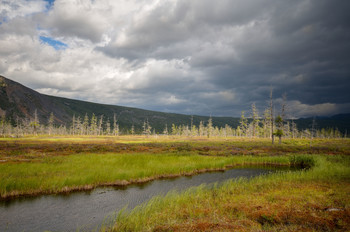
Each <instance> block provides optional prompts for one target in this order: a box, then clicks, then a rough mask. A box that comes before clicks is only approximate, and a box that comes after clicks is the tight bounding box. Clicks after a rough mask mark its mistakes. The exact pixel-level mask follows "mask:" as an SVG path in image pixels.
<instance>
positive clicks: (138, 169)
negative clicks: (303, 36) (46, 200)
mask: <svg viewBox="0 0 350 232" xmlns="http://www.w3.org/2000/svg"><path fill="white" fill-rule="evenodd" d="M247 164H265V165H289V166H291V165H295V166H303V167H310V166H312V168H311V169H310V170H308V171H296V172H288V173H277V174H273V175H270V176H264V177H257V178H254V179H251V180H246V179H240V180H238V181H234V182H227V183H226V184H224V185H220V186H216V187H215V188H214V189H210V190H209V189H206V188H204V187H202V188H196V189H191V190H189V191H187V192H185V193H181V194H178V193H171V194H169V195H168V196H167V197H165V198H154V199H153V200H151V201H150V202H149V203H148V204H145V205H142V206H140V207H138V208H136V209H135V210H133V211H132V212H124V213H123V214H121V215H119V218H118V219H117V221H116V223H115V226H114V227H113V228H106V230H112V231H232V230H234V231H336V230H339V231H346V230H347V229H348V228H350V216H349V215H350V200H349V197H348V196H349V195H350V140H349V139H332V140H327V139H315V140H313V142H312V146H310V142H309V140H306V139H295V140H288V139H286V140H284V141H283V144H282V145H281V146H280V145H275V146H272V145H271V144H270V141H269V140H267V139H250V138H211V139H207V138H184V137H142V136H120V137H87V136H82V137H63V136H62V137H44V136H43V137H26V138H0V200H3V199H6V198H11V197H17V196H20V195H38V194H50V193H65V192H70V191H75V190H89V189H92V188H94V187H96V186H103V185H127V184H131V183H139V182H146V181H150V180H153V179H157V178H171V177H176V176H181V175H193V174H197V173H199V172H204V171H208V170H222V169H225V168H230V167H233V166H235V165H247Z"/></svg>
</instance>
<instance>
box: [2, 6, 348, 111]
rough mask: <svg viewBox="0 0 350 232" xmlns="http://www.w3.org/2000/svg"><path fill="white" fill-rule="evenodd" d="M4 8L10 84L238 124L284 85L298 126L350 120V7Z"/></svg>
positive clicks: (5, 68) (4, 49)
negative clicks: (302, 120) (333, 118)
mask: <svg viewBox="0 0 350 232" xmlns="http://www.w3.org/2000/svg"><path fill="white" fill-rule="evenodd" d="M0 1H1V2H0V3H1V4H0V7H1V8H0V21H1V24H0V74H1V75H4V76H6V77H9V78H11V79H14V80H16V81H19V82H21V83H23V84H25V85H27V86H29V87H32V88H35V89H37V90H39V91H42V92H43V93H46V94H54V95H59V96H63V97H71V98H78V99H82V100H84V99H85V100H89V101H94V102H100V103H109V104H121V105H128V106H134V107H141V108H146V109H153V110H166V111H174V112H180V113H181V112H182V113H184V112H185V113H190V114H193V113H197V114H209V113H212V114H213V115H233V116H239V112H240V111H242V110H248V109H249V106H250V104H251V103H252V102H256V104H257V107H259V108H263V107H265V105H266V100H267V99H268V92H269V89H270V86H274V91H275V92H274V93H275V96H277V97H279V96H280V95H281V93H283V92H287V94H288V97H289V99H290V104H291V110H292V111H293V112H294V114H295V116H304V115H313V114H317V115H326V114H332V112H333V113H337V112H341V111H344V112H346V111H349V110H350V107H349V105H348V102H349V99H350V94H349V91H348V87H347V86H349V80H348V77H349V69H348V67H349V66H350V64H349V60H350V58H349V54H348V53H345V52H343V51H346V50H347V48H348V47H349V46H350V45H349V40H348V38H347V34H348V31H349V28H350V25H349V23H347V22H348V21H349V20H345V19H347V18H348V16H347V15H348V13H347V12H346V11H345V10H344V9H346V8H347V7H346V6H347V4H349V3H346V1H344V2H341V3H339V2H338V3H337V4H334V3H333V2H332V1H327V0H319V1H317V3H316V1H315V0H311V1H307V0H298V1H293V2H281V1H277V0H253V1H244V0H234V1H232V0H222V1H218V2H215V3H214V2H213V1H209V0H193V1H186V0H162V1H159V0H118V1H116V0H100V1H91V0H56V1H55V2H54V4H53V5H52V7H50V8H49V9H47V8H46V7H47V5H46V3H45V2H44V1H39V0H38V1H34V0H32V1H25V0H17V1H7V0H0ZM287 9H288V10H287ZM328 9H332V12H334V13H332V17H331V16H329V14H328V13H327V12H328ZM40 36H46V37H50V38H52V39H55V40H58V41H61V42H62V43H64V44H67V45H68V46H67V48H66V49H65V50H55V49H54V48H53V47H51V46H49V45H48V44H44V43H42V42H40V39H39V37H40Z"/></svg>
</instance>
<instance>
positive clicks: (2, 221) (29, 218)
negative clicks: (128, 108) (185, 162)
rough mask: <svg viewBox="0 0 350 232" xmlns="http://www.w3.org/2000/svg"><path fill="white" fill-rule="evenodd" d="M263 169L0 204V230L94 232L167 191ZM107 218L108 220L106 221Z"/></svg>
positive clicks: (248, 169)
mask: <svg viewBox="0 0 350 232" xmlns="http://www.w3.org/2000/svg"><path fill="white" fill-rule="evenodd" d="M272 171H273V170H272V169H265V168H258V169H257V168H239V169H231V170H227V171H225V172H210V173H203V174H199V175H196V176H191V177H179V178H175V179H163V180H155V181H152V182H149V183H146V184H142V185H130V186H127V187H124V188H111V187H108V188H97V189H95V190H93V191H89V192H76V193H71V194H69V195H47V196H40V197H30V198H28V197H27V198H19V199H15V200H11V201H6V202H0V231H9V232H10V231H16V232H17V231H24V232H27V231H35V232H36V231H46V230H48V231H77V230H79V231H94V230H98V228H99V227H100V226H101V224H102V223H105V224H109V223H111V221H112V219H111V218H113V215H115V213H117V212H118V211H120V210H121V209H122V208H123V207H125V206H126V205H127V206H128V208H134V207H135V206H137V205H139V204H141V203H143V202H145V201H147V200H149V199H150V198H152V197H153V196H156V195H165V194H166V193H167V192H169V191H172V190H176V191H182V190H185V189H188V188H189V187H193V186H199V185H201V184H211V183H214V182H222V181H225V180H229V179H232V178H238V177H253V176H257V175H261V174H267V173H270V172H272ZM108 218H109V219H108Z"/></svg>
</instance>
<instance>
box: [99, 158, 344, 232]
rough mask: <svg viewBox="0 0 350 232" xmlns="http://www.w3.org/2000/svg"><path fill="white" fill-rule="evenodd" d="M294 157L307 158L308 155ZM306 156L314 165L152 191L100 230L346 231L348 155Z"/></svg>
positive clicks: (305, 159)
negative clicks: (159, 194)
mask: <svg viewBox="0 0 350 232" xmlns="http://www.w3.org/2000/svg"><path fill="white" fill-rule="evenodd" d="M297 159H299V160H303V159H304V160H303V161H302V162H304V163H305V162H306V161H307V162H310V159H309V157H308V156H302V157H298V158H297ZM312 159H313V161H312V163H313V164H314V166H313V167H312V168H311V169H309V170H301V171H293V172H292V171H291V172H280V173H275V174H271V175H268V176H259V177H255V178H253V179H250V180H248V179H245V178H240V179H238V180H234V181H227V182H226V183H224V184H223V185H216V186H215V187H214V188H210V189H208V188H206V187H205V186H201V187H197V188H192V189H190V190H187V191H185V192H183V193H176V192H171V193H169V194H168V195H167V196H166V197H155V198H153V199H152V200H151V201H149V202H148V203H145V204H143V205H141V206H139V207H137V208H135V209H133V210H132V211H130V212H125V211H124V212H122V213H120V214H119V215H118V218H117V219H116V223H115V226H114V227H113V228H104V230H107V231H336V230H339V231H346V230H347V229H348V228H349V226H350V214H349V213H350V199H349V197H348V196H349V193H350V166H349V164H350V159H349V157H344V156H336V157H332V158H329V157H326V156H316V157H313V158H312ZM335 161H337V162H335ZM339 161H342V162H339ZM328 209H335V210H334V211H330V210H328Z"/></svg>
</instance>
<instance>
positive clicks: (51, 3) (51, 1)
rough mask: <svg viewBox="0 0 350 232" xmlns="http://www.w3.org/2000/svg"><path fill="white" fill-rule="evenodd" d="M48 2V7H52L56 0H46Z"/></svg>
mask: <svg viewBox="0 0 350 232" xmlns="http://www.w3.org/2000/svg"><path fill="white" fill-rule="evenodd" d="M44 1H45V2H46V8H47V9H50V8H51V7H52V5H53V3H54V2H55V0H44Z"/></svg>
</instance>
